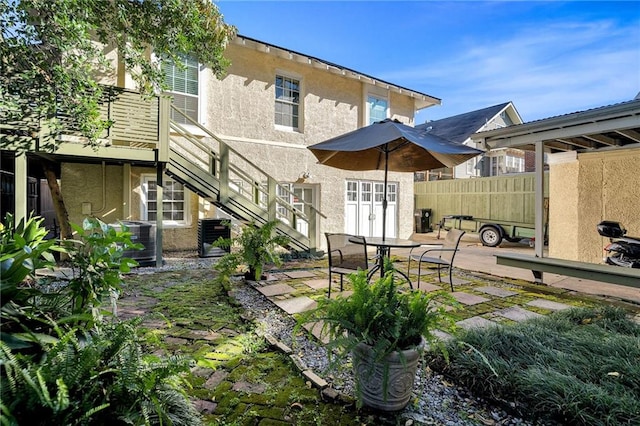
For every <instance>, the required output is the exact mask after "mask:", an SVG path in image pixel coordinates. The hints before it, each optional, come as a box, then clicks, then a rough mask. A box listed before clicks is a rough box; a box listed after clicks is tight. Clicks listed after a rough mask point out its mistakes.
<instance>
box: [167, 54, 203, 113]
mask: <svg viewBox="0 0 640 426" xmlns="http://www.w3.org/2000/svg"><path fill="white" fill-rule="evenodd" d="M180 59H181V62H180V65H177V64H176V63H174V62H172V61H170V60H165V61H162V70H163V71H164V73H165V83H166V84H167V86H168V87H169V89H168V91H169V93H171V95H173V105H174V106H175V107H176V108H178V109H179V110H180V111H182V112H183V113H185V114H186V115H187V117H189V118H191V119H192V120H194V121H198V91H199V87H198V86H199V81H198V78H199V75H198V74H199V65H198V61H196V60H195V59H193V58H191V57H189V56H186V55H182V56H180ZM171 119H172V120H174V121H175V122H177V123H180V124H189V121H188V120H187V119H186V118H184V117H183V116H182V115H180V114H178V113H176V112H174V111H173V110H172V111H171Z"/></svg>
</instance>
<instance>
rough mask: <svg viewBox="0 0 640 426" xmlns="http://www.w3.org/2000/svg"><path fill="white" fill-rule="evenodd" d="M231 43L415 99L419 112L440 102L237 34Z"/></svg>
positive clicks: (419, 93) (410, 90)
mask: <svg viewBox="0 0 640 426" xmlns="http://www.w3.org/2000/svg"><path fill="white" fill-rule="evenodd" d="M233 42H234V43H236V44H240V45H243V46H247V47H251V48H254V49H255V50H258V51H261V52H264V53H269V54H273V55H276V56H279V57H281V58H285V59H289V60H292V61H296V62H300V63H304V64H308V65H311V66H313V67H316V68H322V69H325V70H327V71H329V72H332V73H335V74H339V75H342V76H344V77H347V78H353V79H356V80H360V81H364V82H365V83H369V84H372V85H374V86H380V87H382V88H384V89H388V90H391V91H392V92H396V93H399V94H403V95H405V96H408V97H410V98H414V99H415V104H416V109H417V110H421V109H424V108H427V107H430V106H433V105H440V104H441V103H442V100H441V99H439V98H436V97H434V96H431V95H428V94H426V93H422V92H419V91H417V90H412V89H408V88H406V87H403V86H399V85H397V84H394V83H390V82H388V81H384V80H381V79H379V78H376V77H372V76H370V75H367V74H364V73H361V72H359V71H355V70H353V69H351V68H347V67H343V66H342V65H338V64H334V63H332V62H329V61H325V60H324V59H320V58H316V57H314V56H310V55H307V54H304V53H300V52H296V51H294V50H291V49H287V48H285V47H280V46H276V45H274V44H270V43H267V42H264V41H260V40H257V39H254V38H251V37H247V36H244V35H240V34H238V35H237V36H236V37H235V38H234V39H233Z"/></svg>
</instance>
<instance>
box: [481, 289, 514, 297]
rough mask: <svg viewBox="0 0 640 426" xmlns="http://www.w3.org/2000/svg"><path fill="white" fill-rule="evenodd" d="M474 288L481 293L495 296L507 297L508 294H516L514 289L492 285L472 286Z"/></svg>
mask: <svg viewBox="0 0 640 426" xmlns="http://www.w3.org/2000/svg"><path fill="white" fill-rule="evenodd" d="M474 290H477V291H480V292H482V293H487V294H490V295H492V296H496V297H509V296H515V295H516V294H518V293H517V292H515V291H511V290H507V289H504V288H500V287H493V286H487V287H476V288H474Z"/></svg>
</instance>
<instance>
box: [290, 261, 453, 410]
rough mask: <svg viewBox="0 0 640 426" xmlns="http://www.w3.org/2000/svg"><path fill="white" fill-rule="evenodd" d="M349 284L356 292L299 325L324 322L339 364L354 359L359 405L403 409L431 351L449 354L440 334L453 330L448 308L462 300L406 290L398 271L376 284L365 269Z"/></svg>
mask: <svg viewBox="0 0 640 426" xmlns="http://www.w3.org/2000/svg"><path fill="white" fill-rule="evenodd" d="M349 280H350V282H351V284H352V285H353V294H351V295H350V296H348V297H340V296H339V297H337V298H335V299H322V300H320V301H319V302H318V307H317V308H316V309H314V310H313V311H310V312H308V313H307V314H305V315H303V316H302V317H300V319H299V324H300V325H302V324H305V323H309V322H318V321H320V322H321V324H322V329H321V334H322V335H323V337H328V341H329V343H328V349H330V353H331V354H333V355H332V356H335V357H337V358H334V360H333V364H334V365H335V364H336V361H338V362H339V364H341V365H343V364H344V359H345V358H346V357H347V356H348V355H349V354H350V355H351V359H352V366H353V372H354V379H355V384H356V397H357V403H358V407H361V406H362V405H366V406H368V407H371V408H375V409H379V410H384V411H396V410H401V409H403V408H404V407H406V405H407V404H408V403H409V400H410V399H411V393H412V390H413V384H414V378H415V375H416V371H417V368H418V364H419V361H420V359H421V357H422V354H423V351H424V350H425V348H426V347H427V346H428V347H429V348H430V349H439V350H441V351H444V350H445V348H444V345H443V344H442V342H440V341H439V340H438V339H437V338H436V336H435V335H434V331H435V330H443V331H451V330H452V329H453V327H454V321H453V318H452V317H451V315H450V314H449V313H448V312H447V306H452V305H457V302H456V301H455V300H454V299H453V298H452V297H451V296H450V295H448V294H446V293H444V292H434V293H424V292H421V291H413V290H412V291H400V289H399V288H398V285H397V283H396V282H395V281H394V277H393V271H392V270H391V271H387V273H385V275H384V277H381V278H379V279H377V280H376V281H374V282H372V283H370V282H369V281H368V280H367V274H366V272H364V271H359V272H358V273H356V274H352V275H350V276H349ZM445 355H446V354H445Z"/></svg>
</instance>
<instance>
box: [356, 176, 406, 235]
mask: <svg viewBox="0 0 640 426" xmlns="http://www.w3.org/2000/svg"><path fill="white" fill-rule="evenodd" d="M383 199H384V182H378V181H361V180H348V181H347V184H346V194H345V200H346V201H345V203H346V204H345V232H346V233H348V234H356V235H362V236H365V237H382V201H383ZM397 200H398V184H397V183H395V182H389V183H388V184H387V227H386V237H396V236H397V229H398V226H397V217H398V209H397Z"/></svg>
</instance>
